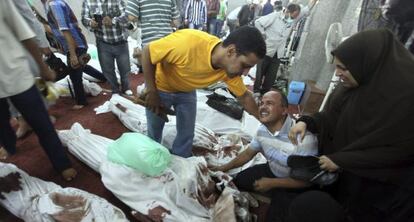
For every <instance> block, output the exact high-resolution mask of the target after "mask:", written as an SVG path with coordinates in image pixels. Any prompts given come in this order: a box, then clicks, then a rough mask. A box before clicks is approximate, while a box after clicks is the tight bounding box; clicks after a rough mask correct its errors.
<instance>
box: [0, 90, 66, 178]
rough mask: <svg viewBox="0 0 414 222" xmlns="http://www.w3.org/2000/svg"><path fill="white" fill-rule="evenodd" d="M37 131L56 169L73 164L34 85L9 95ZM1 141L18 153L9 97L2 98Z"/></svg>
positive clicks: (0, 104)
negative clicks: (8, 101)
mask: <svg viewBox="0 0 414 222" xmlns="http://www.w3.org/2000/svg"><path fill="white" fill-rule="evenodd" d="M8 98H9V99H10V101H11V102H12V103H13V105H14V106H15V107H16V108H17V110H18V111H19V112H20V113H21V114H22V116H23V118H24V119H25V120H26V121H27V123H28V124H29V125H30V126H31V127H32V129H33V131H34V132H35V133H36V135H37V137H38V139H39V142H40V144H41V145H42V147H43V149H44V150H45V152H46V154H47V156H48V157H49V159H50V161H51V162H52V165H53V167H54V169H55V170H57V171H58V172H61V171H63V170H65V169H67V168H69V167H70V166H71V163H70V161H69V159H68V157H67V155H66V153H65V151H64V149H63V146H62V143H61V142H60V140H59V138H58V135H57V134H56V131H55V128H54V127H53V124H52V122H51V121H50V118H49V114H48V113H47V110H46V108H45V105H44V104H43V101H42V98H41V97H40V94H39V92H38V90H37V88H36V87H35V86H34V85H33V86H32V87H30V88H29V89H28V90H26V91H24V92H22V93H20V94H17V95H14V96H10V97H8ZM0 141H1V142H2V143H3V146H4V148H5V149H6V150H7V152H8V153H9V154H15V153H16V134H15V132H14V130H13V128H12V127H11V125H10V112H9V104H8V103H7V98H1V99H0Z"/></svg>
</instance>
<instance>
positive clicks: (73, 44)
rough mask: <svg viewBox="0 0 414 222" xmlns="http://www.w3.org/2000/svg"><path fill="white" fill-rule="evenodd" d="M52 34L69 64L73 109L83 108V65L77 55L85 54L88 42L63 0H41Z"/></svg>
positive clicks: (84, 103) (84, 98) (84, 101)
mask: <svg viewBox="0 0 414 222" xmlns="http://www.w3.org/2000/svg"><path fill="white" fill-rule="evenodd" d="M42 3H43V5H44V7H45V11H46V15H47V19H48V22H49V25H50V28H51V29H52V32H53V35H54V36H55V37H56V39H58V41H59V43H60V44H61V45H62V46H63V50H64V53H65V54H66V56H67V59H68V60H67V64H68V66H69V69H70V71H69V76H70V80H71V81H72V84H73V89H74V93H75V99H76V105H75V106H74V107H73V109H81V108H83V107H84V106H85V105H86V104H87V102H86V96H85V91H84V89H83V85H82V73H83V69H84V66H83V65H82V61H79V56H81V55H84V54H86V52H87V49H88V44H87V43H86V39H85V36H84V35H83V34H82V31H81V29H80V28H79V25H78V20H77V18H76V16H75V14H74V13H73V11H72V9H71V8H70V7H69V5H68V4H67V3H66V2H65V1H63V0H42Z"/></svg>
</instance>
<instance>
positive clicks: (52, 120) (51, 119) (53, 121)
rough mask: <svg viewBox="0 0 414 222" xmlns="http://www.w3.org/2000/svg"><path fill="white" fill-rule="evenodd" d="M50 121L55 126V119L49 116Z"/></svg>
mask: <svg viewBox="0 0 414 222" xmlns="http://www.w3.org/2000/svg"><path fill="white" fill-rule="evenodd" d="M49 118H50V121H51V122H52V123H53V124H55V123H56V117H54V116H52V115H49Z"/></svg>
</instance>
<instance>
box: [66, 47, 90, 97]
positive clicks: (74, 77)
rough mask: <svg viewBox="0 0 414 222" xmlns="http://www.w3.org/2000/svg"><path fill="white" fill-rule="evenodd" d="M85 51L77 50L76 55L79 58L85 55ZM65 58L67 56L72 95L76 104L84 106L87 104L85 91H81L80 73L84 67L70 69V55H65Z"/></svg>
mask: <svg viewBox="0 0 414 222" xmlns="http://www.w3.org/2000/svg"><path fill="white" fill-rule="evenodd" d="M86 51H87V49H83V48H77V49H76V55H77V56H78V57H79V56H80V55H82V54H84V53H86ZM66 56H67V64H68V67H69V77H70V80H71V81H72V86H73V93H74V96H75V100H76V104H77V105H86V104H88V103H87V102H86V95H85V90H84V89H83V84H82V73H83V70H84V68H85V67H80V68H77V69H74V68H72V66H71V65H70V54H69V53H67V55H66Z"/></svg>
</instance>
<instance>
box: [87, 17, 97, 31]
mask: <svg viewBox="0 0 414 222" xmlns="http://www.w3.org/2000/svg"><path fill="white" fill-rule="evenodd" d="M89 25H90V26H91V28H93V29H96V28H98V26H99V24H98V22H97V21H95V19H91V22H90V23H89Z"/></svg>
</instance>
